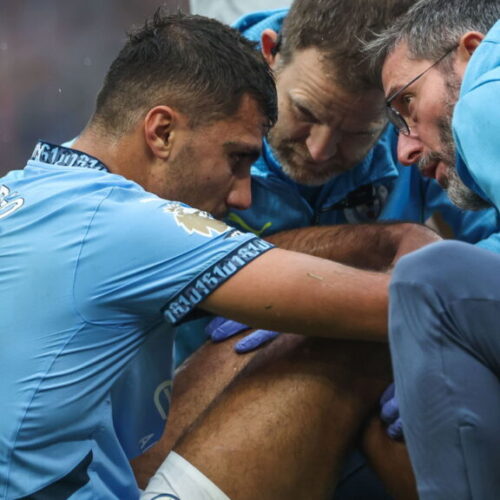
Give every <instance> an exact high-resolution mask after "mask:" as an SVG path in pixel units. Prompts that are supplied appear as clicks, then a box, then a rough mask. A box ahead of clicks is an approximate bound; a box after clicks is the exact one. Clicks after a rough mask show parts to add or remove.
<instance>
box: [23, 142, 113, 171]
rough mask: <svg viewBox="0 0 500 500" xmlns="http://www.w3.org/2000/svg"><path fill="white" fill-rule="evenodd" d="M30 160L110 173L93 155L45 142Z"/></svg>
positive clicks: (36, 149) (39, 145)
mask: <svg viewBox="0 0 500 500" xmlns="http://www.w3.org/2000/svg"><path fill="white" fill-rule="evenodd" d="M30 159H31V160H33V161H39V162H42V163H45V164H47V165H52V166H54V167H77V168H91V169H93V170H103V171H105V172H109V169H108V167H106V165H104V163H102V162H101V161H100V160H98V159H97V158H94V157H93V156H91V155H88V154H86V153H82V152H81V151H78V150H76V149H71V148H66V147H64V146H58V145H56V144H51V143H50V142H45V141H39V142H38V143H37V145H36V146H35V149H34V151H33V154H32V155H31V158H30Z"/></svg>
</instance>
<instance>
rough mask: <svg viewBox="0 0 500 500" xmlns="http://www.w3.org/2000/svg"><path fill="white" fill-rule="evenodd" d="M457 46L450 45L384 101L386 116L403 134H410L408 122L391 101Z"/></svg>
mask: <svg viewBox="0 0 500 500" xmlns="http://www.w3.org/2000/svg"><path fill="white" fill-rule="evenodd" d="M456 48H457V46H454V47H452V48H451V49H450V50H448V51H447V52H445V53H444V54H443V55H442V56H441V57H440V58H439V59H438V60H437V61H436V62H434V63H433V64H431V65H430V66H429V67H428V68H427V69H425V70H424V71H422V73H420V74H419V75H417V76H416V77H415V78H413V80H410V81H409V82H408V83H407V84H406V85H403V87H401V88H400V89H399V90H397V91H396V92H394V94H392V95H391V96H390V97H388V98H387V100H386V101H385V106H386V109H387V117H388V118H389V121H390V122H391V123H392V124H393V125H394V126H395V127H396V129H397V130H398V131H399V132H400V133H401V134H403V135H410V127H409V126H408V123H406V120H405V119H404V118H403V116H402V115H401V113H400V112H399V111H398V110H397V109H395V108H394V107H393V106H392V101H394V99H396V97H398V96H399V95H400V94H401V92H403V91H404V90H406V89H407V88H408V87H409V86H410V85H411V84H413V83H415V82H416V81H417V80H418V79H419V78H421V77H422V76H424V75H425V74H426V73H427V72H428V71H429V70H431V69H432V68H434V66H437V65H438V64H439V63H440V62H441V61H442V60H443V59H444V58H445V57H446V56H447V55H449V54H451V53H452V52H453V51H454V50H455V49H456Z"/></svg>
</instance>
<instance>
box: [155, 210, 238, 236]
mask: <svg viewBox="0 0 500 500" xmlns="http://www.w3.org/2000/svg"><path fill="white" fill-rule="evenodd" d="M163 210H164V211H165V212H168V213H172V214H173V216H174V218H175V222H176V223H177V225H178V226H179V227H182V229H184V231H186V232H187V233H189V234H193V233H197V234H200V235H202V236H208V237H210V236H213V234H214V233H215V234H222V233H224V232H226V231H227V230H228V229H230V227H229V226H228V225H227V224H225V223H224V222H222V221H220V220H217V219H214V218H213V217H212V216H211V215H210V214H208V213H207V212H203V211H202V210H197V209H196V208H191V207H185V206H182V205H179V204H177V203H172V204H170V205H167V206H166V207H165V208H164V209H163Z"/></svg>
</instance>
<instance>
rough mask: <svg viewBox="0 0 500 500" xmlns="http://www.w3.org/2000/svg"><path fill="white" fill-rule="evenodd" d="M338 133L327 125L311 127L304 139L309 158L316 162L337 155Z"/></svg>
mask: <svg viewBox="0 0 500 500" xmlns="http://www.w3.org/2000/svg"><path fill="white" fill-rule="evenodd" d="M339 139H340V133H339V132H338V131H337V130H336V129H334V128H332V127H330V126H328V125H313V126H312V127H311V131H310V133H309V137H308V138H307V139H306V146H307V149H308V151H309V154H310V155H311V158H312V159H313V160H314V161H316V162H323V161H327V160H329V159H331V158H332V157H333V156H335V154H336V153H337V147H338V143H339Z"/></svg>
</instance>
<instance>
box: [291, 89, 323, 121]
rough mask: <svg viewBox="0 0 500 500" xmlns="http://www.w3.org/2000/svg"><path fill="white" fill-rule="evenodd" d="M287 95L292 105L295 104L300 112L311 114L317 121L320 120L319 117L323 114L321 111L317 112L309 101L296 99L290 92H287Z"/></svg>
mask: <svg viewBox="0 0 500 500" xmlns="http://www.w3.org/2000/svg"><path fill="white" fill-rule="evenodd" d="M288 96H289V98H290V101H292V103H293V105H294V106H296V107H297V108H298V109H299V110H300V111H301V112H303V113H305V114H308V115H311V117H313V118H315V119H316V120H319V121H321V119H322V118H324V116H322V115H321V113H319V110H318V109H316V108H315V107H314V106H311V105H310V104H309V103H307V102H305V101H303V100H302V99H297V98H296V97H294V96H293V95H291V94H289V95H288Z"/></svg>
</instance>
